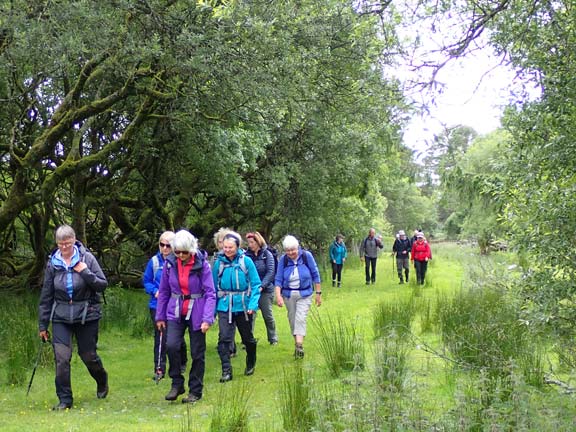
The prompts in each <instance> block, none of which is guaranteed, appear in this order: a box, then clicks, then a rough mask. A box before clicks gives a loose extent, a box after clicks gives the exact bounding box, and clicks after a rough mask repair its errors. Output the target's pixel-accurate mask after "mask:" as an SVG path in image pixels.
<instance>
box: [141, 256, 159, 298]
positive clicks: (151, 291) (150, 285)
mask: <svg viewBox="0 0 576 432" xmlns="http://www.w3.org/2000/svg"><path fill="white" fill-rule="evenodd" d="M155 257H156V258H157V259H158V264H159V265H158V269H157V270H156V274H154V258H150V260H148V264H146V270H144V275H143V276H142V281H143V283H144V290H145V291H146V294H148V295H149V296H150V301H149V302H148V307H149V308H150V309H156V306H157V304H158V301H157V300H156V293H157V292H158V289H159V288H160V279H162V269H163V268H164V256H163V255H162V254H161V253H160V252H158V253H157V254H156V255H155Z"/></svg>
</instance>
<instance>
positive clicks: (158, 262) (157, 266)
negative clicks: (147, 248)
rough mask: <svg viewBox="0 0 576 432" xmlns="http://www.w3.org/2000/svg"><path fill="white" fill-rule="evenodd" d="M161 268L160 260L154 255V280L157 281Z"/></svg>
mask: <svg viewBox="0 0 576 432" xmlns="http://www.w3.org/2000/svg"><path fill="white" fill-rule="evenodd" d="M159 268H160V260H159V259H158V256H157V255H154V256H153V257H152V271H153V273H152V276H153V277H154V279H156V272H157V271H158V269H159Z"/></svg>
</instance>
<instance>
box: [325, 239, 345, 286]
mask: <svg viewBox="0 0 576 432" xmlns="http://www.w3.org/2000/svg"><path fill="white" fill-rule="evenodd" d="M329 252H330V263H332V286H336V279H338V288H340V287H341V286H342V267H343V266H344V262H345V261H346V257H347V256H348V251H347V250H346V245H345V244H344V236H343V235H342V234H338V235H337V236H336V239H335V240H334V242H333V243H332V244H331V245H330V249H329Z"/></svg>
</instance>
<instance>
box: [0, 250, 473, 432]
mask: <svg viewBox="0 0 576 432" xmlns="http://www.w3.org/2000/svg"><path fill="white" fill-rule="evenodd" d="M433 253H434V260H433V261H432V262H431V265H430V268H429V275H428V278H427V284H426V286H425V288H424V289H423V290H422V291H421V292H420V293H419V297H418V298H419V299H421V301H424V302H425V301H427V300H428V299H433V298H434V297H435V296H436V295H437V293H438V292H452V291H453V290H454V289H456V288H458V287H459V286H460V281H461V278H462V267H461V265H460V264H459V256H458V255H459V254H460V253H461V252H460V250H459V249H458V248H456V247H455V246H442V247H439V248H438V249H437V250H434V251H433ZM413 275H414V274H413V271H412V274H411V276H412V281H411V283H410V284H408V285H406V284H404V285H399V284H398V280H397V276H396V274H395V273H393V269H392V258H391V257H390V256H388V255H386V254H385V255H382V257H381V258H380V259H379V260H378V268H377V282H376V284H375V285H370V286H366V285H365V284H364V275H363V268H362V266H361V264H360V263H359V261H358V260H357V259H355V258H352V259H350V260H349V262H348V263H347V265H346V266H345V269H344V274H343V287H342V288H340V289H338V288H332V287H331V286H330V285H331V284H330V283H329V282H324V283H323V286H322V290H323V293H324V294H323V297H324V304H323V305H322V306H321V307H320V308H319V309H318V310H317V312H318V313H319V315H320V317H327V316H333V317H335V316H340V317H344V318H343V319H346V320H354V322H355V329H356V331H357V332H358V333H359V334H362V335H363V336H364V338H365V339H366V340H371V338H372V316H373V313H374V306H375V305H377V304H378V303H379V302H382V301H391V302H394V301H401V300H402V299H407V298H409V297H410V296H411V295H413V291H414V289H415V285H414V281H413V280H414V277H413ZM324 276H326V275H324ZM324 280H325V281H326V280H329V278H328V279H327V278H324ZM131 301H133V302H136V303H138V304H140V306H139V308H140V310H142V314H145V313H147V311H146V296H145V295H144V294H143V293H132V294H131ZM274 310H275V317H276V321H277V325H278V331H279V338H280V343H279V344H278V345H277V346H270V345H268V344H267V343H266V336H265V328H264V324H263V321H262V319H261V317H258V321H257V329H256V337H257V338H258V339H259V340H260V342H261V343H260V344H259V346H258V362H257V367H256V373H255V375H254V376H252V377H245V376H244V375H243V374H242V372H243V370H244V358H245V355H244V352H243V351H240V352H239V355H238V357H237V358H235V359H233V367H234V372H235V375H234V380H233V381H232V382H230V383H226V384H220V383H219V382H218V378H219V376H220V362H219V358H218V355H217V352H216V349H215V347H216V342H217V329H216V328H214V329H211V330H210V331H209V333H208V338H207V339H208V342H207V344H208V351H207V359H206V377H205V392H204V398H203V399H202V401H201V402H199V403H198V404H196V405H194V406H192V407H190V406H187V405H183V404H181V403H180V402H179V401H178V402H174V403H169V402H166V401H165V400H164V395H165V394H166V393H167V392H168V390H169V388H170V381H169V379H164V380H162V381H161V382H160V384H158V385H155V383H154V382H153V380H152V370H153V365H152V338H151V337H147V338H145V339H135V338H132V337H129V336H127V335H126V334H125V333H126V332H123V331H120V330H118V329H112V330H107V331H104V332H102V334H101V337H100V341H99V352H100V355H101V357H102V359H103V361H104V364H105V367H106V368H107V369H108V371H109V375H110V394H109V397H108V398H107V399H105V400H98V399H96V397H95V383H94V382H93V381H92V379H91V378H90V377H89V375H88V373H87V371H86V369H85V368H84V366H83V364H82V363H81V361H80V359H79V358H78V356H77V355H76V354H74V356H73V361H72V382H73V390H74V408H73V409H72V410H70V412H64V413H53V412H51V411H50V407H51V406H52V405H53V404H55V403H56V402H57V399H56V396H55V393H54V384H53V380H54V373H53V370H52V367H44V368H39V370H38V372H37V374H36V378H35V381H34V384H33V388H32V391H31V393H30V396H29V397H28V398H26V397H25V393H26V389H25V387H24V388H22V387H10V388H8V387H6V386H4V387H2V392H1V396H0V400H1V403H0V430H2V431H5V432H7V431H59V432H64V431H85V430H90V431H115V432H121V431H154V432H161V431H180V430H198V431H204V430H208V428H209V424H210V418H211V415H212V411H213V408H214V405H215V404H217V403H221V401H222V400H227V399H228V398H229V397H230V392H233V391H236V392H245V394H246V397H247V398H249V406H250V424H251V426H252V429H253V430H270V431H274V430H281V429H282V419H281V416H280V411H279V401H278V395H279V392H280V391H281V388H282V382H283V378H284V371H285V370H288V369H290V367H291V366H292V365H293V364H294V359H293V357H292V353H293V342H292V337H291V336H290V334H289V329H288V325H287V319H286V315H285V313H286V312H285V309H278V308H275V309H274ZM419 325H420V324H419V322H418V320H417V322H416V323H415V326H414V329H413V330H414V332H415V333H416V334H418V333H419V330H418V326H419ZM308 327H309V334H308V336H307V338H306V341H305V349H306V357H305V359H304V366H305V371H306V373H307V377H308V378H309V379H311V380H312V379H313V380H314V381H315V382H318V383H321V382H323V381H324V380H325V381H329V378H328V376H327V370H326V367H325V365H324V363H323V359H322V358H321V356H320V354H319V352H318V351H317V349H316V347H317V341H316V340H315V338H316V337H317V334H318V329H317V328H315V327H314V325H313V324H312V323H311V321H310V320H309V325H308ZM426 337H427V339H428V340H429V341H430V342H432V343H433V342H434V338H435V336H434V335H428V336H426ZM368 356H369V358H370V353H369V354H368ZM411 363H412V364H414V365H415V369H416V371H417V372H418V375H419V376H420V377H419V378H416V379H415V382H418V381H422V380H425V381H427V384H426V385H428V386H430V389H432V390H434V389H436V390H434V391H438V392H439V393H440V395H441V393H442V392H443V391H444V390H443V389H444V388H445V386H444V385H443V384H442V380H441V379H439V380H435V379H431V376H433V375H434V373H433V371H434V370H435V369H436V367H437V364H436V363H435V360H434V359H432V358H430V356H429V355H427V354H426V353H424V352H423V351H419V350H415V351H414V352H413V354H412V355H411ZM319 385H320V384H319ZM445 396H447V397H448V395H445ZM439 401H440V402H439V403H442V402H441V401H442V397H440V399H439Z"/></svg>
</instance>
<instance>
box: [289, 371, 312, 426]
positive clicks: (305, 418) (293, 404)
mask: <svg viewBox="0 0 576 432" xmlns="http://www.w3.org/2000/svg"><path fill="white" fill-rule="evenodd" d="M307 382H308V380H305V379H304V369H303V366H302V363H301V362H296V363H295V364H294V366H293V368H291V369H285V371H284V381H283V383H282V391H281V393H280V414H281V416H282V424H283V426H284V430H286V431H289V432H300V431H308V430H311V429H312V428H313V427H314V426H315V424H316V415H315V407H314V403H313V395H312V390H311V389H310V387H309V385H308V383H307Z"/></svg>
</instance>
